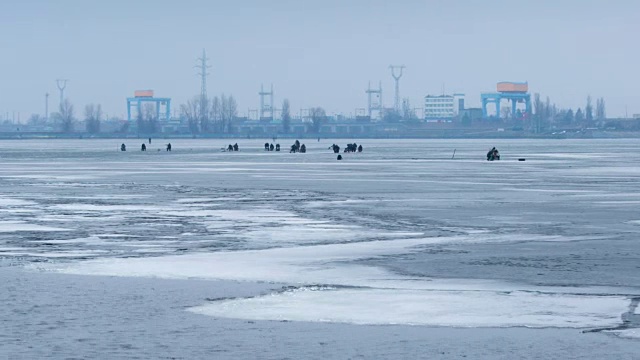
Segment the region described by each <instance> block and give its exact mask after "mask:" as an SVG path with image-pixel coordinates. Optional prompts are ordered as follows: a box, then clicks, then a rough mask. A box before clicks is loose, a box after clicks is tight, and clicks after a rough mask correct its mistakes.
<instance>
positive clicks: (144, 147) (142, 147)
mask: <svg viewBox="0 0 640 360" xmlns="http://www.w3.org/2000/svg"><path fill="white" fill-rule="evenodd" d="M140 151H147V145H145V144H144V143H142V146H141V147H140Z"/></svg>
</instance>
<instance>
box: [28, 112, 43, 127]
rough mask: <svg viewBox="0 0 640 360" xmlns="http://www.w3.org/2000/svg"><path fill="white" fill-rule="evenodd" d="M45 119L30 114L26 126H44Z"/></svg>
mask: <svg viewBox="0 0 640 360" xmlns="http://www.w3.org/2000/svg"><path fill="white" fill-rule="evenodd" d="M46 121H47V119H46V118H45V117H44V116H40V115H38V114H32V115H31V116H30V117H29V120H28V124H29V125H44V124H45V123H46Z"/></svg>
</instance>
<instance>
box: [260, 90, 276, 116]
mask: <svg viewBox="0 0 640 360" xmlns="http://www.w3.org/2000/svg"><path fill="white" fill-rule="evenodd" d="M258 94H259V95H260V120H263V121H266V120H269V121H271V120H273V117H274V116H273V115H274V111H273V84H271V91H264V86H263V85H262V84H261V85H260V92H259V93H258ZM267 96H268V97H269V104H268V105H267V104H265V102H264V98H265V97H267ZM266 114H268V115H269V116H266Z"/></svg>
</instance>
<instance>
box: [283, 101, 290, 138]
mask: <svg viewBox="0 0 640 360" xmlns="http://www.w3.org/2000/svg"><path fill="white" fill-rule="evenodd" d="M290 112H291V109H290V108H289V99H284V101H283V102H282V132H284V133H285V134H288V133H289V131H290V130H291V113H290Z"/></svg>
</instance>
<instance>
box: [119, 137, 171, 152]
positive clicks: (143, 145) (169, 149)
mask: <svg viewBox="0 0 640 360" xmlns="http://www.w3.org/2000/svg"><path fill="white" fill-rule="evenodd" d="M149 144H151V138H149ZM166 150H167V151H171V143H168V144H167V147H166ZM120 151H127V145H125V144H122V145H120ZM140 151H147V145H146V144H145V143H142V146H140ZM158 151H160V149H158Z"/></svg>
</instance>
